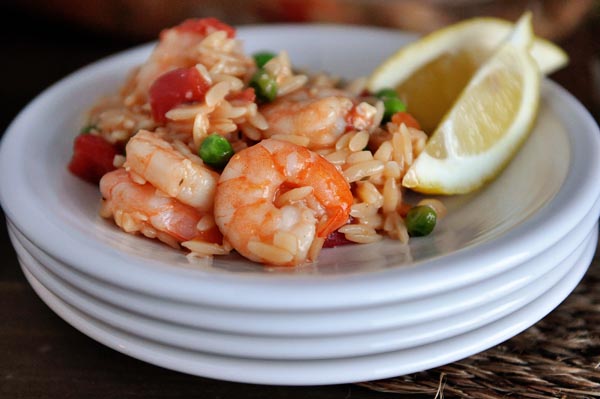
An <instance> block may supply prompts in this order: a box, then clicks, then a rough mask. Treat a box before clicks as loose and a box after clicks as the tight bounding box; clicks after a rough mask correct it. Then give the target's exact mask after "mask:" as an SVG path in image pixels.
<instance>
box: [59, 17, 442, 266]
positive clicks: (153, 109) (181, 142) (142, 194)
mask: <svg viewBox="0 0 600 399" xmlns="http://www.w3.org/2000/svg"><path fill="white" fill-rule="evenodd" d="M81 133H82V134H80V135H79V136H77V138H76V139H75V143H74V153H73V158H72V159H71V162H70V164H69V169H70V171H71V172H73V173H74V174H75V175H77V176H79V177H81V178H83V179H85V180H87V181H90V182H92V183H95V184H99V187H100V191H101V193H102V201H101V206H100V214H101V216H102V217H104V218H107V219H111V220H114V222H115V224H116V225H117V226H118V227H120V228H121V229H122V230H123V231H125V232H127V233H131V234H141V235H143V236H145V237H148V238H152V239H158V240H160V241H162V242H164V243H166V244H168V245H170V246H172V247H175V248H183V249H184V250H185V251H187V252H188V257H189V258H190V259H195V258H212V257H214V256H218V255H227V254H229V253H230V252H232V251H236V252H237V253H239V254H241V255H242V256H244V257H246V258H248V259H250V260H252V261H255V262H260V263H264V264H267V265H277V266H295V265H300V264H304V263H307V262H313V261H315V260H316V259H317V257H318V254H319V252H320V251H321V249H322V248H324V247H332V246H337V245H343V244H350V243H372V242H375V241H378V240H381V239H382V238H383V237H389V238H391V239H396V240H399V241H401V242H403V243H406V242H407V241H408V239H409V236H413V235H426V234H429V233H430V232H431V230H432V229H433V226H434V224H435V220H436V218H437V217H441V216H443V214H444V212H445V210H444V208H443V205H442V204H441V203H439V201H435V200H431V199H429V200H424V201H423V202H422V203H417V204H413V205H409V204H408V203H407V202H406V201H405V200H404V197H403V189H402V187H401V184H400V182H401V180H402V177H403V176H404V174H405V172H406V170H407V169H408V168H409V167H410V165H411V164H412V162H413V160H414V159H415V158H416V157H417V156H418V155H419V153H420V152H421V151H422V150H423V148H424V146H425V142H426V138H427V136H426V135H425V133H424V132H423V131H422V130H421V129H420V127H419V123H418V122H417V121H416V120H415V119H414V118H413V117H412V116H411V115H410V114H408V113H407V112H406V109H405V107H404V104H403V103H402V101H401V100H400V99H399V98H398V95H397V93H396V92H395V91H394V90H382V91H381V92H378V93H369V92H367V91H366V90H365V89H364V79H357V80H355V81H352V82H349V83H348V82H344V81H342V80H341V79H337V78H333V77H331V76H328V75H325V74H322V73H320V74H302V73H299V72H298V71H297V70H296V69H294V68H293V67H292V64H291V62H290V59H289V58H288V55H287V53H286V52H285V51H281V52H279V53H278V54H272V53H268V52H264V53H258V54H254V55H247V54H245V53H244V51H243V49H242V43H241V42H240V40H239V39H236V32H235V30H234V29H233V28H232V27H230V26H228V25H226V24H224V23H222V22H220V21H218V20H216V19H213V18H205V19H198V20H187V21H185V22H183V23H182V24H180V25H178V26H176V27H173V28H171V29H167V30H164V31H163V32H161V34H160V40H159V42H158V44H157V45H156V47H155V48H154V50H153V51H152V53H151V55H150V57H149V58H148V60H147V61H146V62H145V63H144V64H142V65H141V66H139V67H138V68H137V69H135V70H134V71H132V73H131V74H130V75H129V77H128V79H127V80H126V82H125V83H124V84H123V85H122V87H121V89H120V91H119V92H118V93H116V94H114V95H112V96H110V97H107V98H102V99H100V100H99V101H98V102H97V103H96V105H95V106H94V107H93V108H92V109H91V110H90V111H89V114H88V116H87V124H86V126H85V127H84V128H82V132H81Z"/></svg>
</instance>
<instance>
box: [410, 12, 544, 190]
mask: <svg viewBox="0 0 600 399" xmlns="http://www.w3.org/2000/svg"><path fill="white" fill-rule="evenodd" d="M532 42H533V31H532V27H531V14H529V13H528V14H525V15H524V16H523V17H522V18H521V19H520V20H519V21H518V22H517V24H516V25H515V27H514V30H513V31H512V32H511V33H510V35H509V37H508V38H507V39H506V41H505V42H504V43H503V44H501V46H500V47H499V48H498V49H497V50H496V52H494V53H493V55H492V56H491V57H489V58H488V60H487V61H486V62H485V63H483V65H481V67H479V69H477V71H476V72H475V74H474V75H473V77H472V78H471V79H470V80H469V82H468V84H467V86H466V87H465V88H464V90H462V92H461V94H460V95H459V97H458V99H457V100H456V101H455V102H454V105H453V106H452V108H451V109H450V111H448V113H447V114H446V115H445V116H444V117H443V119H442V121H441V122H440V124H439V126H438V127H437V129H436V130H435V132H434V133H433V135H432V136H431V137H430V139H429V140H428V142H427V145H426V146H425V149H424V150H423V152H422V153H421V154H420V155H419V157H418V158H417V159H416V161H415V162H414V163H413V164H412V166H411V167H410V168H409V170H408V171H407V173H406V175H405V176H404V178H403V181H402V184H403V185H404V186H405V187H409V188H411V189H413V190H415V191H419V192H423V193H430V194H461V193H467V192H470V191H473V190H476V189H477V188H479V187H481V186H482V185H483V184H484V183H485V182H487V181H488V180H491V179H492V178H494V177H495V176H496V175H497V174H498V173H499V172H500V171H501V170H502V169H503V167H504V166H505V165H506V164H507V163H508V161H509V160H510V159H511V158H512V156H513V155H514V154H515V153H516V151H517V150H518V148H519V147H520V145H521V144H522V143H523V142H524V140H525V139H526V138H527V136H528V133H529V132H530V130H531V128H532V126H533V124H534V121H535V118H536V115H537V109H538V103H539V97H540V80H541V76H540V70H539V68H538V65H537V63H536V62H535V60H534V59H533V57H532V56H531V54H530V51H529V49H530V47H531V44H532Z"/></svg>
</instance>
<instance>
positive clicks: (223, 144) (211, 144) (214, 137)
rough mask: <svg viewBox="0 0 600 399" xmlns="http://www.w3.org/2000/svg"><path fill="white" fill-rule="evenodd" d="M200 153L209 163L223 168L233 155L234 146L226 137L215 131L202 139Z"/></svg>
mask: <svg viewBox="0 0 600 399" xmlns="http://www.w3.org/2000/svg"><path fill="white" fill-rule="evenodd" d="M198 155H200V158H202V160H203V161H204V162H205V163H206V164H207V165H210V166H213V167H216V168H222V167H224V166H225V165H227V162H229V159H230V158H231V157H232V156H233V147H231V144H230V143H229V141H228V140H227V139H226V138H225V137H223V136H221V135H218V134H216V133H213V134H211V135H210V136H208V137H207V138H205V139H204V140H203V141H202V144H200V148H199V149H198Z"/></svg>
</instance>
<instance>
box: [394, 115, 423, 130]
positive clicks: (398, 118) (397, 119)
mask: <svg viewBox="0 0 600 399" xmlns="http://www.w3.org/2000/svg"><path fill="white" fill-rule="evenodd" d="M392 123H395V124H396V125H400V124H401V123H404V124H405V125H406V127H412V128H415V129H419V130H421V124H419V121H417V120H416V119H415V118H414V116H412V115H411V114H409V113H408V112H396V113H395V114H394V115H392Z"/></svg>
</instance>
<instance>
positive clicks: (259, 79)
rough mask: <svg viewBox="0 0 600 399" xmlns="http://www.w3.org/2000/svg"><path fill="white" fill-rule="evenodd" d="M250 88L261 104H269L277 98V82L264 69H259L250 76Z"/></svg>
mask: <svg viewBox="0 0 600 399" xmlns="http://www.w3.org/2000/svg"><path fill="white" fill-rule="evenodd" d="M250 87H253V88H254V91H255V92H256V97H258V99H259V100H260V101H262V102H271V101H273V100H275V98H276V97H277V82H275V79H273V78H272V77H271V75H269V74H268V73H267V71H265V70H264V69H259V70H258V71H256V73H255V74H254V76H252V79H251V80H250Z"/></svg>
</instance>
